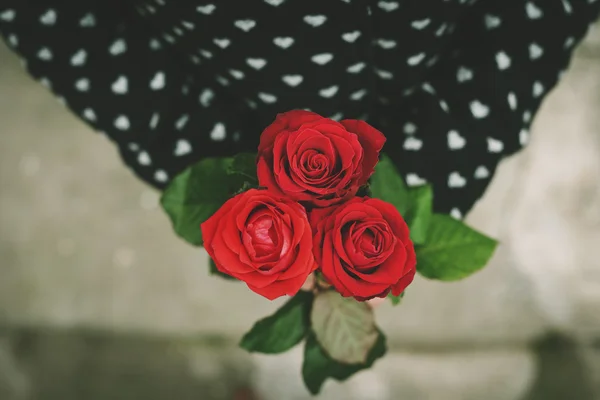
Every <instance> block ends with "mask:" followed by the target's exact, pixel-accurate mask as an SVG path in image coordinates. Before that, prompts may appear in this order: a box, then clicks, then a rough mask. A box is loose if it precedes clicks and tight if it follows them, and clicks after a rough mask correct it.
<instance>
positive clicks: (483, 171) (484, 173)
mask: <svg viewBox="0 0 600 400" xmlns="http://www.w3.org/2000/svg"><path fill="white" fill-rule="evenodd" d="M474 175H475V178H476V179H485V178H487V177H488V176H490V171H489V170H488V169H487V168H486V167H484V166H483V165H480V166H479V167H477V169H476V170H475V174H474Z"/></svg>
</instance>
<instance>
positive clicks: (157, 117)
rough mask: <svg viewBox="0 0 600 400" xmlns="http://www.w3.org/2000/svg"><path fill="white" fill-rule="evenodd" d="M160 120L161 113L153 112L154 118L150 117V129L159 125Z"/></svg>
mask: <svg viewBox="0 0 600 400" xmlns="http://www.w3.org/2000/svg"><path fill="white" fill-rule="evenodd" d="M158 121H160V114H158V113H154V114H152V118H151V119H150V125H149V126H150V129H155V128H156V127H157V126H158Z"/></svg>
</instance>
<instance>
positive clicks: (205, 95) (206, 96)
mask: <svg viewBox="0 0 600 400" xmlns="http://www.w3.org/2000/svg"><path fill="white" fill-rule="evenodd" d="M214 97H215V93H214V92H213V91H212V90H210V89H204V90H203V91H202V92H201V93H200V104H202V105H203V106H204V107H208V106H210V104H211V102H212V100H213V98H214Z"/></svg>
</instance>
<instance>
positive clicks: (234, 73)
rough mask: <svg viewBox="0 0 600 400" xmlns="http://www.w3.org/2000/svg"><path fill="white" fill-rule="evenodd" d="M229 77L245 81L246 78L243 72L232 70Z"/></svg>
mask: <svg viewBox="0 0 600 400" xmlns="http://www.w3.org/2000/svg"><path fill="white" fill-rule="evenodd" d="M229 75H231V76H233V77H234V78H235V79H244V76H246V75H244V73H243V72H242V71H239V70H237V69H230V70H229Z"/></svg>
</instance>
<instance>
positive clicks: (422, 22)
mask: <svg viewBox="0 0 600 400" xmlns="http://www.w3.org/2000/svg"><path fill="white" fill-rule="evenodd" d="M430 23H431V19H429V18H425V19H419V20H416V21H413V22H411V23H410V26H412V27H413V28H415V29H418V30H421V29H425V28H427V27H428V26H429V24H430Z"/></svg>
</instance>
